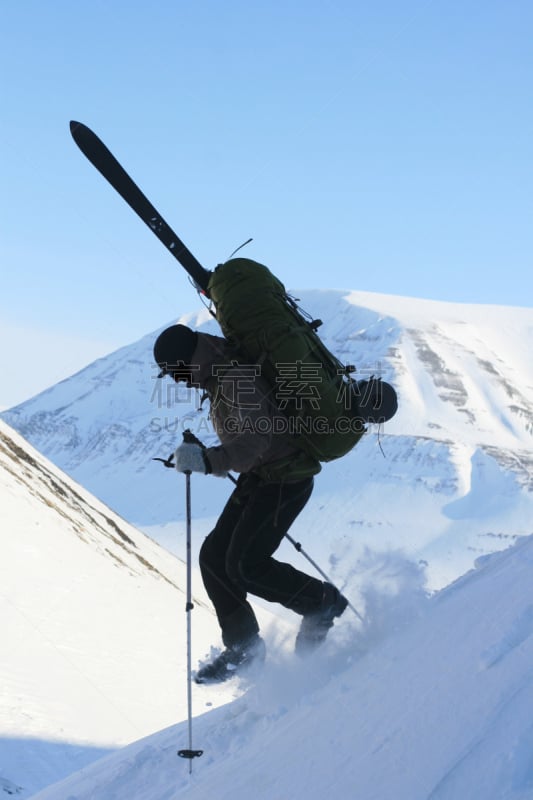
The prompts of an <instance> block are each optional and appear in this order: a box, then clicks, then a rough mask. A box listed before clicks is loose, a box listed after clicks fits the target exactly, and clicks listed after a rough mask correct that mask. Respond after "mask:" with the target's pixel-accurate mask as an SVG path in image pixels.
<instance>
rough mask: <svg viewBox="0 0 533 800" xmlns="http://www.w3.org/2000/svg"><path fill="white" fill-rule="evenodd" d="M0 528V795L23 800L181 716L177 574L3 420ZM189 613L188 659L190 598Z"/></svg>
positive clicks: (198, 601) (200, 635)
mask: <svg viewBox="0 0 533 800" xmlns="http://www.w3.org/2000/svg"><path fill="white" fill-rule="evenodd" d="M0 521H1V529H0V537H1V558H0V619H1V621H2V624H1V628H0V643H1V647H0V797H3V796H4V794H3V792H5V793H6V795H9V794H15V795H16V796H17V797H20V798H24V797H28V796H29V795H30V794H33V793H34V792H36V791H37V790H39V789H41V788H43V787H44V786H47V785H48V784H49V783H51V782H53V781H57V780H59V779H61V778H63V777H65V776H66V775H68V774H69V773H70V772H72V771H74V770H76V769H80V768H81V767H83V766H85V765H86V764H88V763H89V762H91V761H94V759H96V758H98V757H99V756H101V755H102V754H104V753H105V752H107V751H109V750H110V749H113V748H116V747H118V746H121V745H124V744H126V743H128V742H131V741H134V740H136V739H138V738H139V737H142V736H145V735H147V734H149V733H151V732H153V731H156V730H159V729H160V728H161V727H165V726H167V725H170V724H173V723H175V722H176V721H178V720H181V719H183V718H184V716H185V714H186V701H187V698H186V690H185V676H186V672H185V670H186V660H185V653H186V615H185V613H184V609H185V588H186V576H185V565H184V564H183V563H182V562H181V561H179V560H178V559H176V558H175V557H174V556H172V555H171V554H170V553H168V552H166V551H165V550H163V549H162V548H161V547H160V546H158V545H157V544H156V543H155V542H153V541H152V540H151V539H149V538H148V537H146V536H145V535H144V534H142V533H141V532H139V531H138V530H136V529H135V528H133V527H132V526H131V525H129V524H128V523H127V522H125V521H124V520H123V519H121V518H120V517H118V516H117V515H116V514H115V513H113V512H112V511H110V510H109V509H108V508H106V506H104V505H103V504H102V503H101V502H100V501H98V500H96V499H95V498H94V497H92V496H91V495H90V494H89V493H88V492H87V491H86V490H85V489H83V488H82V487H81V486H79V485H78V484H76V483H74V481H72V480H71V479H70V478H68V477H67V476H66V475H63V474H62V473H61V472H60V470H58V469H57V467H55V466H53V465H52V464H51V463H50V462H49V461H47V459H45V458H43V457H42V456H41V455H40V454H39V453H38V452H37V451H36V450H34V448H33V447H31V446H30V445H28V443H27V442H25V441H24V440H23V439H22V438H21V437H20V436H19V435H18V434H17V433H16V432H15V431H13V430H11V429H10V428H9V427H8V426H7V425H6V424H5V423H4V422H0ZM195 585H196V586H198V588H199V589H200V582H199V581H195ZM193 614H194V637H193V641H194V643H195V648H196V653H197V655H200V656H201V655H203V654H205V653H206V652H208V651H209V648H210V645H211V644H212V643H213V642H214V641H215V640H216V637H217V632H218V625H217V623H216V620H215V618H214V615H213V613H212V612H211V610H209V609H208V608H207V605H206V599H205V596H204V595H203V594H202V593H201V590H200V593H198V592H195V609H194V612H193ZM263 620H265V614H264V613H263ZM231 697H233V692H232V690H231V688H230V689H228V690H227V691H226V692H225V693H224V691H223V692H222V694H219V695H218V696H217V698H213V700H212V704H213V705H217V704H219V703H222V702H225V701H227V700H228V699H229V698H231ZM195 702H196V703H197V704H199V703H201V705H197V709H198V708H199V709H203V708H204V700H203V699H202V697H201V696H200V698H197V697H196V696H195Z"/></svg>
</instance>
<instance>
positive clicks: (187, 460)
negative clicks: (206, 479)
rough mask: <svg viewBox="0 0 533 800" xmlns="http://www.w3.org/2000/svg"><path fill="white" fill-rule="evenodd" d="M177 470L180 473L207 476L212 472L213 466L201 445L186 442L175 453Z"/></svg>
mask: <svg viewBox="0 0 533 800" xmlns="http://www.w3.org/2000/svg"><path fill="white" fill-rule="evenodd" d="M174 459H175V461H176V469H177V470H178V472H201V473H203V474H204V475H206V474H207V473H208V472H211V466H210V464H209V461H208V460H207V457H206V455H205V453H204V449H203V447H200V445H199V444H192V443H189V442H184V443H183V444H180V446H179V447H178V449H177V450H176V452H175V453H174Z"/></svg>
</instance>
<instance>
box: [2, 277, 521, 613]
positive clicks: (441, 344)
mask: <svg viewBox="0 0 533 800" xmlns="http://www.w3.org/2000/svg"><path fill="white" fill-rule="evenodd" d="M298 296H299V297H300V298H301V305H302V306H303V307H304V308H306V309H308V310H309V311H310V312H311V313H312V314H313V316H314V317H318V318H320V319H322V320H324V325H323V327H322V328H321V329H320V330H321V332H322V336H323V338H324V340H325V342H326V344H327V345H328V346H329V347H330V348H331V349H332V350H333V351H334V352H335V353H336V354H337V355H338V356H339V358H341V359H342V360H343V361H344V362H346V363H354V364H356V365H357V367H358V370H359V374H360V376H361V377H364V376H365V375H368V374H369V373H381V374H383V375H384V377H385V378H388V379H390V380H393V381H394V383H395V385H396V386H397V387H398V390H399V395H400V410H399V413H398V414H397V416H396V417H395V418H394V420H392V421H391V422H390V423H388V424H387V425H386V426H385V429H384V433H383V436H382V438H381V443H382V445H383V450H384V453H385V456H386V458H383V455H382V453H381V451H380V448H379V447H378V446H377V437H376V434H375V432H371V433H370V434H369V435H367V436H366V437H365V438H364V439H363V441H362V443H361V444H359V445H358V446H357V447H356V448H355V450H353V451H352V452H351V453H350V454H349V455H347V456H346V457H344V458H343V459H342V460H341V461H338V462H332V463H331V464H328V465H325V466H324V469H323V471H322V473H321V474H320V475H319V476H318V478H317V480H316V486H315V491H314V495H313V498H312V500H311V502H310V504H309V505H308V507H307V508H306V510H305V511H304V513H303V514H302V515H301V517H300V518H299V519H298V521H297V523H296V526H295V528H294V533H295V535H296V537H297V538H298V539H301V541H302V543H303V544H304V546H307V547H308V549H309V551H310V552H311V553H313V554H314V555H315V556H316V559H317V560H320V561H321V562H322V564H323V565H327V566H328V569H331V570H332V571H333V573H334V578H335V579H336V580H338V581H339V582H340V583H343V584H344V585H345V586H347V585H348V582H349V581H351V579H352V578H353V576H354V575H355V574H356V572H357V561H358V559H359V558H360V557H361V555H362V554H363V553H364V551H365V548H367V547H371V548H372V549H376V548H378V549H381V550H384V551H385V550H387V549H388V548H390V547H393V548H398V547H401V548H403V549H404V550H405V551H406V552H407V553H409V555H410V556H411V557H412V558H414V559H421V560H424V561H426V562H427V563H428V565H429V568H428V581H429V586H430V587H431V588H439V587H442V586H444V585H446V584H447V583H449V582H450V581H451V580H453V579H454V578H456V577H457V576H459V575H461V574H462V573H464V572H465V571H466V570H467V569H469V568H470V567H471V566H472V564H473V562H474V560H475V558H476V557H478V556H479V555H482V554H484V553H490V552H493V551H494V550H497V549H501V548H502V547H506V546H508V545H509V543H511V542H512V541H514V539H515V537H516V536H520V535H526V534H528V533H530V532H531V524H530V520H531V518H532V516H533V505H532V503H533V491H532V490H533V448H532V445H533V400H532V397H533V361H532V360H531V356H530V354H531V352H532V350H533V310H531V309H527V308H505V307H496V306H475V305H461V304H453V303H441V302H434V301H427V300H418V299H412V298H402V297H393V296H387V295H379V294H370V293H363V292H347V291H338V290H331V291H307V292H302V293H298ZM180 321H181V322H184V323H186V324H190V325H192V326H193V327H198V328H199V329H200V330H205V331H210V332H216V331H217V328H216V323H215V322H213V320H212V318H211V317H210V315H209V314H208V312H207V310H205V309H203V310H202V311H200V312H199V313H197V314H196V313H189V314H185V315H184V316H182V317H180ZM156 334H157V332H155V333H152V334H150V335H148V336H146V337H144V338H143V339H141V340H140V341H139V342H136V343H134V344H132V345H130V346H128V347H125V348H122V349H121V350H119V351H117V352H115V353H112V354H111V355H109V356H108V357H106V358H104V359H100V360H99V361H96V362H94V363H93V364H91V365H90V366H89V367H87V368H86V369H84V370H82V371H81V372H80V373H78V374H77V375H74V376H72V378H69V379H68V380H66V381H63V382H62V383H60V384H57V385H56V386H54V387H53V388H51V389H50V390H48V391H47V392H44V393H42V394H40V395H38V396H36V397H35V398H33V399H31V400H29V401H27V402H26V403H24V404H22V405H21V406H18V407H17V408H14V409H12V410H11V411H9V412H7V413H5V414H4V415H3V416H4V418H5V419H6V420H7V421H8V422H9V423H10V424H12V425H13V426H14V427H15V428H17V429H18V430H19V431H20V432H22V433H23V435H24V436H26V437H27V438H28V439H29V440H30V441H31V442H32V443H33V444H34V445H35V446H36V447H38V448H39V449H40V450H41V451H42V452H44V453H45V454H46V455H47V456H48V457H49V458H51V459H52V460H53V461H54V462H55V463H56V464H58V465H59V466H60V467H61V468H62V469H64V470H65V471H67V472H68V473H69V474H71V475H72V476H74V477H75V478H76V480H78V481H79V482H80V483H82V484H83V485H84V486H87V487H88V488H89V489H90V490H91V491H92V492H93V493H94V494H96V495H97V496H98V497H100V498H101V499H103V500H104V501H105V502H107V503H108V504H109V505H111V506H112V507H113V508H115V509H116V510H117V511H119V513H121V515H122V516H124V517H125V518H127V519H128V520H129V521H130V522H133V523H134V524H136V525H138V526H140V527H141V528H142V529H143V530H144V531H146V532H148V533H149V534H150V535H151V536H153V537H154V538H155V539H156V540H157V541H159V542H160V543H162V544H164V545H165V546H167V547H168V548H170V549H172V550H173V551H174V552H177V553H180V552H183V551H182V549H181V548H182V542H181V541H177V540H176V539H175V537H174V533H173V530H174V528H173V524H174V521H175V520H176V518H178V519H180V520H182V519H183V504H181V503H180V502H179V499H177V498H176V496H175V492H174V489H173V487H174V483H173V479H172V477H171V476H170V475H168V474H166V471H165V470H162V469H160V467H159V466H158V465H157V464H155V462H153V461H151V459H152V458H153V457H154V456H161V455H163V456H165V457H166V456H168V454H169V453H170V452H172V450H173V449H174V447H175V445H176V443H177V442H179V441H180V439H181V431H182V430H183V428H184V427H187V426H189V427H191V428H192V429H193V431H194V432H195V433H197V434H198V435H199V436H200V437H201V438H203V439H204V440H206V441H208V442H209V441H212V440H213V436H212V431H211V428H210V423H209V420H208V418H207V410H206V409H204V410H203V411H201V412H199V411H198V410H197V408H198V403H199V398H198V397H197V396H196V394H195V392H194V391H192V390H184V389H183V387H182V388H181V389H179V390H178V389H177V388H176V387H175V386H174V385H173V384H172V383H171V382H170V381H168V380H165V381H157V380H156V373H157V370H156V368H155V365H154V364H153V361H152V346H153V342H154V339H155V336H156ZM230 490H231V485H230V484H229V482H227V481H226V482H224V481H220V480H217V479H214V478H210V477H209V478H206V479H205V481H204V482H202V483H200V485H199V486H198V488H197V489H196V491H195V495H194V502H195V520H196V524H197V530H198V537H200V538H201V535H202V534H203V533H204V532H206V531H208V530H209V529H210V527H211V525H212V523H213V520H214V518H215V517H216V515H217V514H218V512H219V510H220V508H221V506H222V504H223V502H224V500H225V498H226V497H227V495H228V494H229V492H230ZM325 531H327V536H325V535H324V532H325ZM284 556H285V557H287V558H288V559H292V558H293V555H292V553H291V552H290V550H286V552H285V553H284ZM294 557H295V558H296V555H295V556H294ZM350 591H352V592H353V593H354V599H356V597H355V595H356V594H357V586H356V585H353V587H352V586H350Z"/></svg>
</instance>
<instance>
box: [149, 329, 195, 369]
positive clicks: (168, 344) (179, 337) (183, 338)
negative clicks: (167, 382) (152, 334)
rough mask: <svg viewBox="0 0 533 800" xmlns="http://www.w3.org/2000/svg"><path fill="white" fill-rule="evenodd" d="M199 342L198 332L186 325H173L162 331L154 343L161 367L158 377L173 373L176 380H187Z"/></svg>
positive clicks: (156, 357) (157, 359) (157, 360)
mask: <svg viewBox="0 0 533 800" xmlns="http://www.w3.org/2000/svg"><path fill="white" fill-rule="evenodd" d="M197 342H198V334H197V333H196V332H195V331H191V329H190V328H187V327H186V326H185V325H172V326H171V327H170V328H166V329H165V330H164V331H163V333H160V334H159V336H158V337H157V339H156V341H155V344H154V358H155V360H156V362H157V363H158V365H159V367H160V369H161V372H160V373H159V375H158V377H159V378H162V377H163V375H171V376H172V377H173V378H174V380H186V379H187V378H188V377H189V376H190V374H191V370H190V364H191V360H192V356H193V353H194V351H195V349H196V344H197ZM187 367H189V369H186V368H187ZM184 368H185V369H184Z"/></svg>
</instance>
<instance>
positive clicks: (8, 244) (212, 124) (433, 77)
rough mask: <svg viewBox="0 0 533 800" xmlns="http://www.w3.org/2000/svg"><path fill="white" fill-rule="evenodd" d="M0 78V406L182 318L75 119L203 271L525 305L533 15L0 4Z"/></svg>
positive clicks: (531, 206)
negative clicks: (253, 269) (258, 272)
mask: <svg viewBox="0 0 533 800" xmlns="http://www.w3.org/2000/svg"><path fill="white" fill-rule="evenodd" d="M0 67H1V84H2V85H1V98H0V114H1V126H0V163H1V198H2V199H1V217H0V219H1V222H0V225H1V241H0V248H1V249H0V263H1V270H2V281H1V292H0V312H1V314H0V335H1V337H2V351H1V358H0V371H1V372H2V375H3V379H2V393H0V406H6V405H9V404H11V403H13V402H16V401H17V400H22V399H25V398H26V397H28V396H29V395H30V394H32V393H34V391H37V390H39V389H41V388H43V386H44V385H46V383H47V382H48V383H53V382H55V381H56V380H58V379H59V378H60V377H63V376H64V375H66V374H68V373H69V372H71V371H74V370H75V369H76V368H78V367H82V366H83V365H84V364H85V363H87V361H89V360H91V359H92V358H93V357H95V356H96V355H98V354H103V353H105V352H107V351H109V350H111V349H113V348H114V347H116V346H119V345H121V344H126V343H129V342H130V341H133V340H134V339H136V338H138V337H140V336H142V335H144V334H145V333H147V332H149V331H150V330H153V329H154V328H157V327H158V326H160V325H162V324H164V323H165V322H167V321H169V320H171V319H172V318H173V317H174V316H175V315H176V314H177V313H180V312H183V311H185V310H190V309H194V308H195V307H196V304H197V298H196V295H195V293H194V292H193V290H192V288H191V287H190V285H189V283H188V282H187V279H186V276H185V275H184V274H183V272H182V271H181V269H180V267H179V265H178V264H177V263H176V262H175V261H174V260H173V259H172V257H171V256H170V255H169V254H168V253H167V252H166V251H165V249H164V248H163V247H162V245H161V244H160V243H159V242H158V241H157V239H156V238H155V237H154V236H153V235H152V234H151V233H150V232H149V231H148V229H147V228H146V227H145V226H144V225H143V224H142V223H141V222H140V221H138V219H137V218H136V216H135V215H134V214H133V212H132V211H131V210H130V209H129V208H128V207H127V206H126V205H125V204H124V202H123V201H122V200H121V199H120V198H119V197H118V196H117V195H115V193H114V191H113V190H112V189H111V188H110V187H109V186H108V185H107V184H106V182H105V181H104V180H103V179H102V177H101V176H100V175H99V174H98V173H97V172H96V171H95V170H94V168H93V167H92V166H91V165H90V164H89V163H88V162H87V161H86V160H85V158H84V157H83V156H82V155H81V153H80V152H79V151H78V149H77V148H76V146H75V145H74V143H73V141H72V140H71V137H70V133H69V125H68V123H69V120H70V119H77V120H79V121H81V122H84V123H85V124H87V125H89V127H91V128H93V129H94V130H95V132H96V133H98V135H99V136H100V137H101V138H102V139H103V140H104V141H105V143H106V144H107V145H108V147H109V148H110V149H111V150H112V151H113V152H114V154H115V155H116V156H117V158H118V159H119V160H120V161H121V162H122V164H123V165H124V167H125V168H126V169H127V170H128V172H129V173H130V174H131V175H132V177H133V178H134V179H135V180H136V181H137V182H138V183H139V185H140V186H141V188H142V189H143V190H144V191H145V193H146V194H147V195H148V197H149V198H150V199H151V201H152V202H153V204H154V205H155V206H156V208H158V210H159V211H160V212H161V213H162V214H163V216H164V217H165V218H166V220H167V222H168V223H169V224H170V225H171V226H172V227H173V228H174V229H175V230H176V232H177V233H178V235H179V236H180V237H181V238H182V239H183V241H184V242H185V243H186V244H187V245H188V247H189V248H190V249H191V250H192V252H193V253H194V254H195V255H196V257H197V258H198V259H199V260H200V261H201V262H202V263H203V264H204V265H205V266H207V267H212V266H214V265H216V263H218V262H219V261H222V260H224V259H225V258H226V257H227V256H228V255H229V254H230V253H231V251H232V250H233V249H234V248H235V247H237V246H238V245H239V244H240V243H241V242H242V241H244V240H245V239H247V238H248V237H249V236H252V237H253V238H254V242H253V244H252V245H250V246H248V248H247V249H246V251H245V252H244V253H243V255H247V256H248V257H250V258H255V259H257V260H258V261H262V262H264V263H267V264H268V265H269V266H270V267H271V268H272V269H273V271H274V272H276V273H277V274H278V275H279V276H280V277H281V278H282V279H283V280H284V282H285V283H286V285H287V286H289V287H290V288H292V289H298V288H347V289H362V290H367V291H375V292H383V293H387V294H400V295H408V296H418V297H427V298H435V299H440V300H451V301H458V302H468V303H471V302H474V303H498V304H500V303H501V304H505V305H525V306H530V305H531V302H532V296H533V279H532V273H533V269H532V266H533V265H532V252H533V225H532V221H533V219H532V218H533V215H532V211H533V203H532V190H533V176H532V173H533V160H532V156H533V124H532V120H533V105H532V100H533V4H532V3H531V0H433V1H432V0H381V1H380V2H368V0H365V2H361V1H360V0H321V1H320V2H319V1H318V0H305V2H304V0H284V1H283V2H280V0H269V2H266V1H265V2H251V1H250V0H248V1H247V2H244V0H224V1H222V0H197V2H190V1H189V2H183V1H182V0H173V1H171V0H150V2H139V0H128V2H126V1H125V0H91V2H90V3H89V2H72V0H49V1H48V2H41V0H17V2H13V3H8V2H4V3H2V13H1V20H0ZM28 360H29V361H30V362H31V363H32V368H31V369H28V367H27V364H28Z"/></svg>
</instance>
